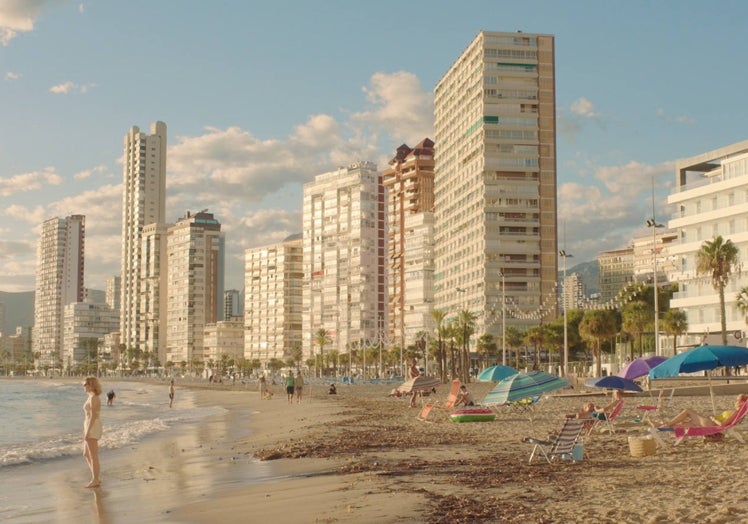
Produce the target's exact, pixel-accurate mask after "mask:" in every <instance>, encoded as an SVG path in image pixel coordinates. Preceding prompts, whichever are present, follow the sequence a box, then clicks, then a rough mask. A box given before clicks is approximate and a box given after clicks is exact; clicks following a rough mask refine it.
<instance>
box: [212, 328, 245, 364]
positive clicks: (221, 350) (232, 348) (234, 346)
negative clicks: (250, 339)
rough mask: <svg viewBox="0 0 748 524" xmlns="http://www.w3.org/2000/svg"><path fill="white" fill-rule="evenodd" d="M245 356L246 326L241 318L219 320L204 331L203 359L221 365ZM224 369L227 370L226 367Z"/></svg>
mask: <svg viewBox="0 0 748 524" xmlns="http://www.w3.org/2000/svg"><path fill="white" fill-rule="evenodd" d="M242 357H244V326H243V323H242V321H241V320H219V321H218V322H216V323H215V324H206V326H205V330H204V331H203V360H204V361H205V362H210V361H211V360H212V361H213V362H214V363H215V364H216V365H220V364H219V363H222V362H223V361H224V359H225V360H233V361H234V363H237V362H236V361H237V360H238V359H240V358H242ZM223 371H226V370H225V369H224V370H223Z"/></svg>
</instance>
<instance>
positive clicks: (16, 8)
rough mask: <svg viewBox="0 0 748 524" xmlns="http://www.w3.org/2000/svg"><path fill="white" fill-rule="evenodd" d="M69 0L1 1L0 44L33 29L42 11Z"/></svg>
mask: <svg viewBox="0 0 748 524" xmlns="http://www.w3.org/2000/svg"><path fill="white" fill-rule="evenodd" d="M67 2H68V0H3V1H2V2H0V44H2V45H4V46H7V45H8V43H10V41H11V40H13V39H14V38H15V37H16V36H18V34H19V33H28V32H29V31H33V29H34V23H35V22H36V20H37V19H38V18H39V17H40V16H41V14H42V12H44V11H46V10H48V9H49V8H50V7H52V6H55V5H61V4H64V3H67Z"/></svg>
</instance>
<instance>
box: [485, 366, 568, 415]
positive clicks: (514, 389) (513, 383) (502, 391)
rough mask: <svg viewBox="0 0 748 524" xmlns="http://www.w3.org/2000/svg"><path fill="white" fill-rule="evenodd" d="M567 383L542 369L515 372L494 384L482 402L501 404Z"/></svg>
mask: <svg viewBox="0 0 748 524" xmlns="http://www.w3.org/2000/svg"><path fill="white" fill-rule="evenodd" d="M568 385H569V382H568V381H567V380H566V379H564V378H560V377H557V376H556V375H551V374H550V373H546V372H544V371H531V372H530V373H517V374H516V375H512V376H510V377H507V378H505V379H503V380H502V381H501V382H499V383H498V384H496V387H494V388H493V389H492V390H491V391H490V392H489V393H488V395H486V398H485V399H483V402H482V404H483V405H486V406H491V405H503V404H507V403H509V402H516V401H518V400H522V399H526V398H531V397H537V396H540V395H542V394H544V393H549V392H551V391H555V390H557V389H561V388H563V387H566V386H568Z"/></svg>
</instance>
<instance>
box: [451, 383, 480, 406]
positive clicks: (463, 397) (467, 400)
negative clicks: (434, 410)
mask: <svg viewBox="0 0 748 524" xmlns="http://www.w3.org/2000/svg"><path fill="white" fill-rule="evenodd" d="M457 406H475V402H473V397H472V396H471V395H470V392H469V391H468V390H467V387H466V386H465V384H463V385H461V386H460V391H459V393H457V400H455V407H457Z"/></svg>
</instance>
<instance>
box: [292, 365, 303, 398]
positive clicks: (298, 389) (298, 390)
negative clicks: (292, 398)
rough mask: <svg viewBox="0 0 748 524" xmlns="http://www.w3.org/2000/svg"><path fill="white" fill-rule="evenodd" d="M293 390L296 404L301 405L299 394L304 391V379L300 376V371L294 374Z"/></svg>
mask: <svg viewBox="0 0 748 524" xmlns="http://www.w3.org/2000/svg"><path fill="white" fill-rule="evenodd" d="M294 389H295V390H296V403H297V404H301V393H302V391H301V390H302V389H304V377H302V376H301V370H299V371H297V372H296V380H295V381H294Z"/></svg>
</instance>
